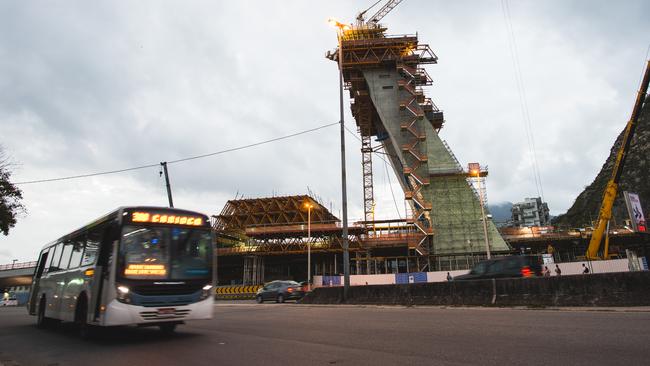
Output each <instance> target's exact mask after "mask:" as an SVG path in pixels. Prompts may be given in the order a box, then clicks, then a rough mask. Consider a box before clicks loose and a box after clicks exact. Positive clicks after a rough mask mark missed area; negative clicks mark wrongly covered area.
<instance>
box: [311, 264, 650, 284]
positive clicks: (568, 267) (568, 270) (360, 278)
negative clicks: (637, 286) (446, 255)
mask: <svg viewBox="0 0 650 366" xmlns="http://www.w3.org/2000/svg"><path fill="white" fill-rule="evenodd" d="M639 262H641V260H640V259H639ZM583 263H584V264H585V266H587V267H589V271H590V272H591V273H607V272H629V267H628V260H627V259H610V260H606V261H591V262H590V261H584V262H569V263H558V264H557V265H558V266H559V267H560V270H561V271H562V275H563V276H566V275H576V274H582V271H583V267H582V264H583ZM547 267H548V269H549V270H550V271H551V276H555V264H551V265H547ZM542 268H543V267H542ZM447 272H449V274H451V276H452V277H456V276H459V275H463V274H465V273H467V272H469V271H468V270H460V271H438V272H427V282H445V281H447ZM340 277H341V285H342V284H343V276H340ZM313 281H314V287H321V286H322V283H323V276H314V277H313ZM392 284H395V274H393V273H391V274H377V275H350V285H351V286H365V285H392Z"/></svg>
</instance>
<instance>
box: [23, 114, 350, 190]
mask: <svg viewBox="0 0 650 366" xmlns="http://www.w3.org/2000/svg"><path fill="white" fill-rule="evenodd" d="M338 124H339V122H338V121H337V122H334V123H328V124H326V125H322V126H318V127H314V128H311V129H308V130H303V131H300V132H296V133H292V134H289V135H285V136H280V137H276V138H272V139H268V140H264V141H260V142H255V143H252V144H248V145H243V146H238V147H233V148H230V149H225V150H220V151H215V152H211V153H208V154H202V155H196V156H190V157H187V158H182V159H176V160H168V161H167V164H176V163H181V162H185V161H188V160H195V159H202V158H207V157H210V156H215V155H220V154H225V153H229V152H233V151H238V150H244V149H248V148H251V147H255V146H260V145H264V144H269V143H271V142H276V141H280V140H284V139H288V138H291V137H295V136H299V135H304V134H306V133H310V132H314V131H318V130H321V129H323V128H327V127H330V126H334V125H338ZM159 165H160V163H156V164H147V165H140V166H136V167H132V168H125V169H117V170H109V171H104V172H96V173H88V174H79V175H72V176H67V177H59V178H49V179H37V180H29V181H23V182H16V183H13V184H15V185H24V184H35V183H46V182H56V181H62V180H71V179H78V178H88V177H95V176H98V175H108V174H116V173H124V172H129V171H133V170H140V169H146V168H153V167H156V166H159Z"/></svg>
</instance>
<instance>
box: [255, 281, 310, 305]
mask: <svg viewBox="0 0 650 366" xmlns="http://www.w3.org/2000/svg"><path fill="white" fill-rule="evenodd" d="M303 296H305V292H304V291H303V288H302V286H301V285H300V284H299V283H298V282H296V281H273V282H269V283H267V284H266V285H264V287H262V288H261V289H259V290H258V291H257V295H256V296H255V300H256V301H257V302H258V303H262V302H264V301H267V300H274V301H276V302H284V301H285V300H299V299H301V298H302V297H303Z"/></svg>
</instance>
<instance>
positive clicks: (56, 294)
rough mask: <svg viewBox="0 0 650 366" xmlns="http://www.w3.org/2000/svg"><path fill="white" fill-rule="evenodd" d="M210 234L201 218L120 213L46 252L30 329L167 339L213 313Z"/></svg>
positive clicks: (167, 212)
mask: <svg viewBox="0 0 650 366" xmlns="http://www.w3.org/2000/svg"><path fill="white" fill-rule="evenodd" d="M212 242H213V236H212V230H211V227H210V222H209V220H208V217H207V216H205V215H203V214H199V213H196V212H191V211H186V210H179V209H174V208H161V207H121V208H119V209H117V210H115V211H113V212H111V213H109V214H108V215H106V216H104V217H102V218H100V219H98V220H95V221H93V222H92V223H90V224H89V225H86V226H85V227H83V228H81V229H79V230H76V231H74V232H72V233H70V234H68V235H65V236H64V237H62V238H60V239H58V240H55V241H53V242H52V243H50V244H48V245H46V246H45V247H44V248H43V250H42V251H41V253H40V256H39V259H38V264H37V266H36V271H35V273H34V278H33V281H32V288H31V292H30V300H29V302H28V304H27V307H28V310H29V313H30V314H31V315H36V316H37V325H38V326H39V327H46V326H48V325H52V324H54V323H56V322H58V321H72V322H75V323H77V324H78V326H79V330H80V334H81V335H82V336H83V337H87V336H88V335H90V332H91V331H93V329H95V328H94V327H95V326H114V325H139V326H144V325H157V326H159V327H160V329H161V330H162V331H164V332H173V331H174V329H175V328H176V325H177V324H181V323H183V321H185V320H190V319H210V318H212V310H213V301H214V296H213V294H212V293H213V290H212V273H213V269H212V256H213V250H212Z"/></svg>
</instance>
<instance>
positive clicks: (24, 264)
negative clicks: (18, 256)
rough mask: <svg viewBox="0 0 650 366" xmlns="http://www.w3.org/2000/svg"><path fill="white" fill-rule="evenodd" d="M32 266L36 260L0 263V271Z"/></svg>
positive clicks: (34, 265)
mask: <svg viewBox="0 0 650 366" xmlns="http://www.w3.org/2000/svg"><path fill="white" fill-rule="evenodd" d="M32 267H36V261H33V262H22V263H10V264H0V271H8V270H11V269H21V268H32Z"/></svg>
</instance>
